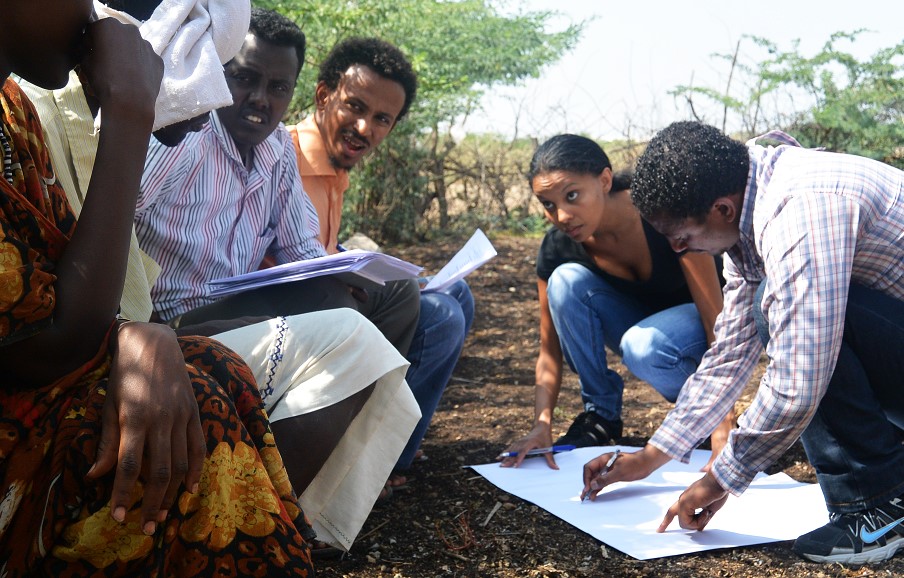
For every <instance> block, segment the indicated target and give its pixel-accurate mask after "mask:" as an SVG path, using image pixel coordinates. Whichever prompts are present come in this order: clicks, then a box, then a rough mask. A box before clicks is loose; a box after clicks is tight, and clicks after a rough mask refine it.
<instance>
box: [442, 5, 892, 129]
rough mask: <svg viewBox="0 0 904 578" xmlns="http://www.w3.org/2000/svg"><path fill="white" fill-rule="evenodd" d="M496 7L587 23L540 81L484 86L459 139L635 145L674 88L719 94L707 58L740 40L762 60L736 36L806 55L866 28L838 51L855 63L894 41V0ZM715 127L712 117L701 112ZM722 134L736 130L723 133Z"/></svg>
mask: <svg viewBox="0 0 904 578" xmlns="http://www.w3.org/2000/svg"><path fill="white" fill-rule="evenodd" d="M504 5H505V6H522V7H523V8H524V9H525V10H527V11H538V10H542V11H554V12H558V13H559V15H558V16H556V17H555V18H553V19H551V20H550V28H549V29H550V30H551V31H557V30H561V29H563V28H564V27H565V26H567V24H568V23H571V22H583V21H585V20H587V19H589V18H591V17H595V18H594V19H593V20H591V21H590V22H588V23H587V24H586V26H585V28H584V31H583V34H582V35H581V38H580V40H579V41H578V44H577V46H576V47H575V48H574V49H573V50H572V51H571V52H569V53H567V54H566V55H565V56H564V57H563V58H562V59H561V60H560V61H559V62H557V63H555V64H553V65H550V66H548V67H546V68H545V69H544V70H543V72H542V73H541V76H540V78H538V79H531V80H528V81H526V82H525V83H523V85H521V86H518V87H504V88H494V89H493V90H492V92H491V93H489V94H487V95H486V96H485V97H484V99H483V102H482V108H483V112H476V113H472V114H471V115H470V116H469V117H468V118H467V119H466V120H465V122H464V123H460V124H459V125H458V126H456V127H455V130H454V132H455V133H456V134H462V133H465V132H498V133H501V134H505V135H507V136H513V135H514V134H515V133H516V130H517V134H518V135H519V136H534V137H539V138H541V140H542V138H546V137H549V136H552V135H553V134H557V133H560V132H580V133H582V134H587V135H589V136H591V137H594V138H598V139H602V140H611V139H618V138H624V137H625V136H626V135H628V134H630V136H632V137H633V138H645V137H647V136H649V134H645V133H649V132H651V131H655V130H658V129H659V128H662V127H664V126H665V125H667V124H668V123H670V122H672V121H674V120H683V119H686V118H688V116H687V109H686V107H685V106H683V103H682V102H678V101H676V100H675V98H674V97H672V96H670V95H669V94H668V91H669V90H671V89H673V88H674V87H676V86H678V85H688V84H693V85H695V86H707V87H710V88H718V89H721V88H722V87H724V85H725V83H726V81H727V79H728V72H729V68H730V66H729V63H728V62H725V61H723V60H721V59H718V58H715V57H713V56H712V55H713V54H716V53H718V54H731V53H733V52H734V50H735V47H736V45H737V44H738V41H741V51H740V52H741V58H742V59H743V58H744V56H745V55H746V56H748V57H749V58H751V59H753V58H755V59H754V60H752V61H759V60H761V59H762V58H763V56H764V53H763V52H762V50H761V49H759V48H757V47H755V46H754V45H753V43H752V42H750V41H749V40H744V39H743V38H742V37H744V36H745V35H755V36H759V37H763V38H766V39H768V40H770V41H772V42H774V43H776V45H777V46H778V48H779V50H782V51H790V50H791V49H792V48H793V44H792V43H793V41H794V40H800V45H799V52H800V53H802V54H803V55H805V56H813V55H815V54H816V53H817V52H818V51H819V50H820V49H821V48H822V46H823V45H824V44H825V42H826V41H827V40H828V39H829V37H830V35H831V34H832V33H834V32H839V31H844V32H851V31H854V30H856V29H861V28H862V29H866V30H868V32H864V33H862V34H861V35H860V36H859V37H858V39H857V42H856V43H855V44H853V45H852V44H850V43H844V44H839V45H838V46H839V47H840V48H844V49H845V50H847V51H849V52H851V53H852V54H853V55H854V56H856V57H857V58H858V59H861V60H862V59H865V58H867V57H869V56H872V55H873V54H874V53H875V52H876V51H878V50H879V49H882V48H889V47H891V46H894V45H896V44H898V43H900V42H901V41H902V40H904V1H901V0H856V1H852V0H844V1H842V0H781V1H778V0H760V1H759V2H741V1H738V0H721V1H719V0H671V1H668V0H617V1H612V0H523V1H521V2H518V1H517V0H514V1H510V2H507V3H505V4H504ZM704 112H705V113H706V114H707V119H706V120H707V121H708V122H711V123H713V124H717V125H718V124H720V123H721V118H722V117H721V113H720V111H719V110H717V109H715V108H712V109H709V110H705V111H704ZM727 128H728V130H729V131H730V130H732V128H737V127H731V126H728V127H727Z"/></svg>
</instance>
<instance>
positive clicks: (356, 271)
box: [208, 249, 423, 297]
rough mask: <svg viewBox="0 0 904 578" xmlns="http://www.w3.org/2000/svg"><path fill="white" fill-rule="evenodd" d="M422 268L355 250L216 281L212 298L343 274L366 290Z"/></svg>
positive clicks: (416, 272) (211, 293)
mask: <svg viewBox="0 0 904 578" xmlns="http://www.w3.org/2000/svg"><path fill="white" fill-rule="evenodd" d="M422 269H423V267H418V266H417V265H412V264H411V263H409V262H407V261H403V260H401V259H398V258H396V257H390V256H389V255H384V254H383V253H375V252H373V251H362V250H359V249H352V250H350V251H344V252H342V253H336V254H335V255H327V256H325V257H317V258H315V259H306V260H304V261H296V262H294V263H285V264H283V265H277V266H276V267H270V268H269V269H261V270H260V271H252V272H251V273H246V274H244V275H237V276H235V277H228V278H224V279H214V280H213V281H211V282H210V283H208V285H209V287H210V296H211V297H220V296H223V295H229V294H231V293H238V292H240V291H247V290H249V289H255V288H257V287H265V286H267V285H276V284H278V283H290V282H292V281H301V280H302V279H310V278H312V277H319V276H321V275H339V276H341V277H343V280H345V281H346V282H347V283H348V284H350V285H356V286H360V287H365V288H366V287H367V286H368V285H374V284H376V285H385V284H386V282H387V281H396V280H398V279H411V278H414V277H416V276H417V275H418V273H420V272H421V270H422Z"/></svg>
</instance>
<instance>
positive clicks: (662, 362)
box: [620, 325, 697, 402]
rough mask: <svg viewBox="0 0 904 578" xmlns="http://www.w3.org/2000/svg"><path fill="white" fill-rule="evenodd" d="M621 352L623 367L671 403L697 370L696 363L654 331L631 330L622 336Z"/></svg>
mask: <svg viewBox="0 0 904 578" xmlns="http://www.w3.org/2000/svg"><path fill="white" fill-rule="evenodd" d="M620 348H621V353H622V362H623V363H624V364H625V367H627V368H628V370H629V371H630V372H631V373H632V374H634V375H635V376H636V377H637V378H638V379H641V380H643V381H645V382H647V383H649V384H650V385H651V386H652V387H653V389H655V390H656V391H658V392H659V393H660V394H661V395H662V396H663V397H664V398H665V399H667V400H668V401H672V402H673V401H675V400H676V399H677V398H678V393H679V392H680V391H681V386H682V385H683V384H684V382H685V381H686V380H687V378H688V377H689V376H690V375H691V374H692V373H693V372H694V370H695V369H696V366H697V360H696V359H694V358H692V357H690V356H688V355H686V354H685V353H682V352H681V351H680V350H679V348H677V347H675V344H674V343H673V342H672V340H671V339H670V338H669V336H668V335H665V334H664V333H663V332H662V331H660V330H659V329H657V328H655V327H639V326H636V325H635V326H633V327H631V328H630V329H628V330H627V331H626V332H625V334H624V335H623V336H622V340H621V343H620Z"/></svg>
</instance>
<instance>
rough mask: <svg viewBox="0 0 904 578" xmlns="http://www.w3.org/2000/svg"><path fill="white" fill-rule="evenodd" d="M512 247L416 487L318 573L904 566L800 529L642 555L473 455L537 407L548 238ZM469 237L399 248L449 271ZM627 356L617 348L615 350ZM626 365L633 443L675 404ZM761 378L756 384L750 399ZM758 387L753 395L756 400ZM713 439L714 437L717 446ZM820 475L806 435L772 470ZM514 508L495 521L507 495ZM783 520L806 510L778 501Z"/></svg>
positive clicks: (499, 262)
mask: <svg viewBox="0 0 904 578" xmlns="http://www.w3.org/2000/svg"><path fill="white" fill-rule="evenodd" d="M492 241H493V244H494V246H495V247H496V249H497V251H498V253H499V254H498V256H497V257H496V258H495V259H493V260H492V261H490V262H489V263H487V264H486V265H484V266H483V267H481V268H480V269H478V270H477V271H476V272H475V273H473V274H472V275H471V276H470V277H469V278H468V282H469V284H470V286H471V289H472V290H473V293H474V297H475V299H476V303H477V312H476V319H475V321H474V327H473V328H472V330H471V334H470V336H469V337H468V340H467V342H466V343H465V349H464V352H463V353H462V357H461V359H460V361H459V363H458V365H457V367H456V370H455V373H454V375H453V378H452V381H451V382H450V384H449V385H448V387H447V389H446V393H445V395H444V397H443V401H442V403H441V405H440V407H439V409H438V410H437V413H436V415H435V417H434V419H433V423H432V425H431V427H430V429H429V431H428V433H427V437H426V439H425V440H424V444H423V446H422V447H423V449H424V451H425V453H426V454H427V456H428V457H429V459H428V460H426V461H424V462H419V463H416V464H415V466H414V468H413V469H412V471H411V472H410V476H411V477H412V478H414V479H413V480H412V481H411V482H410V483H409V487H408V488H407V489H405V490H402V491H396V492H395V494H394V495H393V496H392V498H391V499H390V500H388V501H387V502H384V503H378V505H377V506H376V508H375V509H374V510H373V512H372V513H371V515H370V517H369V518H368V520H367V522H366V523H365V525H364V528H363V529H362V531H361V534H360V535H359V537H358V539H357V541H356V542H355V545H354V546H353V548H352V549H351V551H350V552H349V554H348V555H347V556H346V557H345V558H344V559H341V560H330V561H323V562H320V563H319V565H318V576H320V577H327V578H335V577H340V576H342V577H349V578H377V577H381V578H382V577H390V578H433V577H437V578H439V577H448V576H454V577H474V578H478V577H479V578H483V577H500V578H540V577H548V578H569V577H590V576H594V577H622V576H631V577H649V578H653V577H657V578H658V577H663V578H666V577H669V578H679V577H680V578H697V577H712V578H716V577H718V578H725V577H742V578H753V577H757V578H759V577H762V576H769V577H789V578H790V577H793V578H808V577H813V578H815V577H819V578H828V577H866V576H904V557H901V556H899V557H898V558H895V559H893V560H892V561H891V562H889V563H886V564H882V565H877V566H863V567H854V566H848V567H845V566H842V565H838V564H835V565H820V564H814V563H810V562H806V561H803V560H802V559H800V558H798V557H797V556H796V555H794V554H793V553H792V552H791V551H790V545H791V543H790V542H779V543H775V544H770V545H764V546H753V547H746V548H737V549H732V550H719V551H712V552H707V553H701V554H692V555H687V556H678V557H669V558H661V559H656V560H648V561H639V560H635V559H633V558H630V557H628V556H626V555H624V554H622V553H621V552H619V551H617V550H614V549H612V548H609V547H607V546H606V545H604V544H602V543H601V542H599V541H597V540H596V539H594V538H592V537H590V536H588V535H587V534H584V533H583V532H581V531H579V530H577V529H575V528H574V527H573V526H571V525H569V524H566V523H565V522H563V521H561V520H559V519H558V518H555V517H554V516H552V515H550V514H548V513H547V512H545V511H544V510H541V509H540V508H538V507H536V506H534V505H533V504H531V503H528V502H525V501H523V500H521V499H520V498H517V497H514V496H511V495H509V494H506V493H504V492H502V491H501V490H499V489H498V488H496V487H495V486H493V485H492V484H490V483H489V482H487V481H486V480H485V479H483V478H482V477H480V476H478V475H476V474H475V472H474V471H473V470H471V469H468V468H462V466H463V465H466V464H481V463H488V462H491V461H493V460H494V457H495V456H496V455H497V454H498V453H499V451H501V450H502V448H504V446H505V445H507V443H508V442H509V441H511V440H513V439H515V438H516V437H518V436H520V435H523V434H524V433H526V432H527V431H528V429H530V426H531V420H532V418H533V383H534V363H535V356H536V353H537V345H538V339H539V338H538V333H537V325H538V322H537V286H536V273H535V268H534V264H535V257H536V253H537V248H538V247H539V242H540V241H539V239H536V238H517V237H494V238H493V239H492ZM462 243H463V240H462V241H448V242H441V243H429V244H424V245H421V246H415V247H407V248H387V249H386V251H387V252H388V253H391V254H394V255H397V256H399V257H402V258H404V259H406V260H408V261H411V262H412V263H416V264H418V265H422V266H424V267H425V269H426V270H427V272H436V271H437V270H438V269H439V268H440V267H441V266H442V265H443V264H444V263H445V261H446V260H447V259H448V258H449V257H451V256H452V255H453V254H454V253H455V251H456V250H457V249H458V248H459V247H460V246H461V244H462ZM615 361H617V358H616V359H615ZM616 368H617V369H618V370H619V372H620V373H621V374H622V375H623V376H626V378H627V379H626V380H625V385H626V387H625V399H624V414H623V421H624V423H625V437H624V438H622V439H621V441H620V443H622V444H624V445H632V446H641V445H643V443H644V442H645V441H646V440H647V439H648V438H649V436H651V435H652V433H653V431H654V430H655V428H656V426H657V425H658V424H659V423H660V422H661V420H662V418H663V417H664V415H665V413H666V412H667V411H668V410H669V408H670V404H669V403H668V402H666V401H664V400H663V399H662V398H661V397H660V396H659V395H658V394H657V393H656V392H655V391H654V390H653V389H652V388H651V387H650V386H648V385H646V384H645V383H643V382H640V381H638V380H636V379H634V378H633V377H631V376H630V375H629V374H628V373H627V371H625V369H624V367H622V366H620V365H619V364H617V365H616ZM749 392H750V388H748V395H747V396H746V397H748V400H749ZM743 402H744V400H742V402H741V403H742V404H743ZM559 407H560V408H561V410H560V411H559V410H557V414H556V422H555V424H554V425H555V426H557V429H556V430H555V431H554V435H557V434H558V433H559V432H561V431H564V429H565V428H566V427H567V426H568V424H569V423H570V422H571V419H573V418H574V416H576V415H577V414H578V413H579V412H580V411H581V404H580V395H579V392H578V384H577V379H576V378H575V376H574V375H573V374H567V376H566V382H565V383H564V384H563V391H562V394H561V396H560V406H559ZM704 447H705V446H704ZM778 471H784V472H786V473H787V474H788V475H790V476H792V477H793V478H795V479H797V480H799V481H805V482H814V481H815V478H814V475H813V471H812V468H811V467H810V466H809V464H808V463H807V461H806V456H805V455H804V452H803V450H802V448H801V447H800V444H797V445H795V446H794V447H792V449H791V450H789V451H788V452H787V453H786V455H785V456H784V457H783V458H782V459H781V460H780V462H779V463H777V464H776V465H775V466H774V467H773V469H772V470H770V471H769V473H776V472H778ZM497 503H499V504H501V507H500V508H499V509H498V510H497V511H496V513H495V514H494V515H493V516H492V517H491V518H490V521H489V522H488V523H486V524H485V525H484V524H483V522H484V520H486V518H487V517H488V516H489V514H490V513H491V512H492V511H493V509H494V507H495V506H496V504H497ZM774 515H775V521H776V523H781V518H782V516H788V515H793V513H792V512H775V514H774Z"/></svg>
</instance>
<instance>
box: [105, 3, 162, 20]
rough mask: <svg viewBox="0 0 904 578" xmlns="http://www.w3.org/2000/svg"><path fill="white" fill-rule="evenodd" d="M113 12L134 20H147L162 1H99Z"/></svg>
mask: <svg viewBox="0 0 904 578" xmlns="http://www.w3.org/2000/svg"><path fill="white" fill-rule="evenodd" d="M100 1H101V3H103V4H106V5H107V6H109V7H110V8H112V9H114V10H119V11H120V12H125V13H126V14H128V15H129V16H131V17H132V18H134V19H136V20H141V21H142V22H144V21H145V20H147V19H149V18H150V17H151V15H152V14H153V13H154V10H156V9H157V6H159V5H160V2H162V1H163V0H100Z"/></svg>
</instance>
